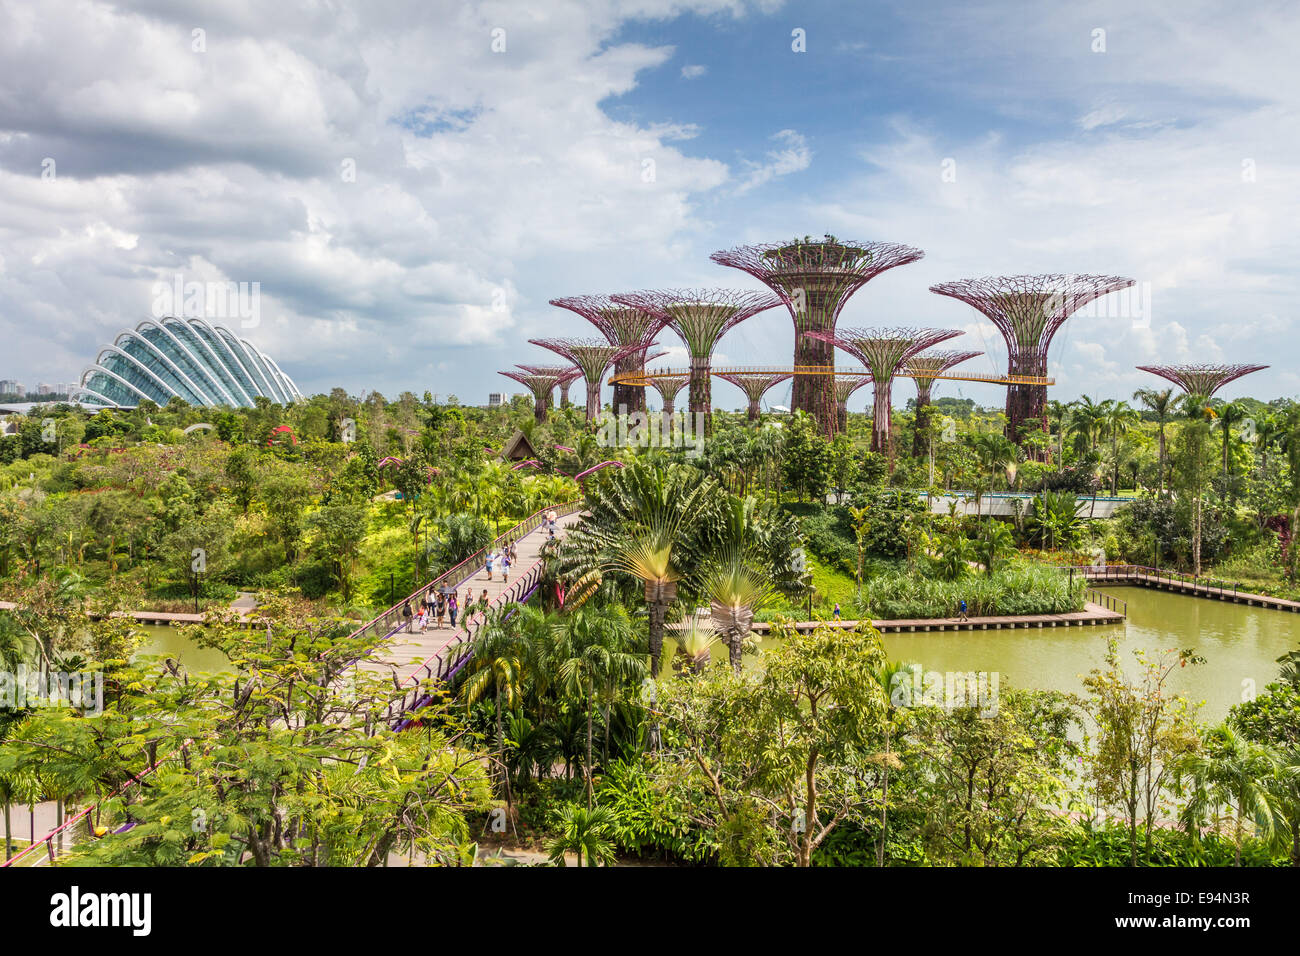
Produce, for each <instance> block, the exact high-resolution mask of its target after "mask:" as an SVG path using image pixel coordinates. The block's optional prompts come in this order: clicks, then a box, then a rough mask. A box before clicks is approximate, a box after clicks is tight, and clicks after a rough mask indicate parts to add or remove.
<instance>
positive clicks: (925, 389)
mask: <svg viewBox="0 0 1300 956" xmlns="http://www.w3.org/2000/svg"><path fill="white" fill-rule="evenodd" d="M983 354H984V353H983V352H962V351H959V350H957V349H934V350H932V351H929V352H921V353H920V354H918V355H913V356H912V357H911V358H910V359H908V360H907V361H906V362H904V363H903V369H902V374H903V375H906V376H907V377H908V378H910V379H911V380H912V381H914V382H916V417H915V421H914V426H913V428H912V457H913V458H920V457H921V455H922V454H923V453H924V451H925V449H924V448H923V447H922V440H921V436H922V434H923V433H924V432H925V429H926V426H927V425H928V424H929V423H930V389H932V388H933V387H934V380H935V379H936V378H938V377H939V376H940V375H942V374H943V373H944V372H946V371H948V369H950V368H952V367H953V366H954V365H960V364H961V363H962V362H965V361H966V360H967V359H973V358H974V357H975V356H977V355H983Z"/></svg>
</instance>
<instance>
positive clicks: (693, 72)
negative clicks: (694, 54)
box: [682, 63, 709, 80]
mask: <svg viewBox="0 0 1300 956" xmlns="http://www.w3.org/2000/svg"><path fill="white" fill-rule="evenodd" d="M708 72H709V68H708V67H707V66H701V65H700V64H698V63H694V64H691V65H690V66H684V67H682V79H684V80H698V79H699V78H700V77H702V76H703V75H704V74H705V73H708Z"/></svg>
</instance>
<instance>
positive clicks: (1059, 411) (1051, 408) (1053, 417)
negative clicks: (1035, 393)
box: [1047, 399, 1070, 468]
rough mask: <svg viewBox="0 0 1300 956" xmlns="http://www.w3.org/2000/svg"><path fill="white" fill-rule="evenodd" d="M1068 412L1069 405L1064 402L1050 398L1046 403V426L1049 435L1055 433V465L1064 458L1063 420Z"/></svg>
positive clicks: (1062, 462) (1064, 420)
mask: <svg viewBox="0 0 1300 956" xmlns="http://www.w3.org/2000/svg"><path fill="white" fill-rule="evenodd" d="M1069 413H1070V406H1069V405H1068V404H1067V403H1065V402H1058V401H1057V400H1056V399H1052V400H1051V401H1049V402H1048V403H1047V426H1048V429H1049V431H1048V435H1049V437H1050V436H1051V435H1052V434H1053V433H1055V435H1056V467H1057V468H1060V467H1061V465H1062V464H1064V461H1063V459H1064V458H1065V422H1066V418H1067V416H1068V415H1069Z"/></svg>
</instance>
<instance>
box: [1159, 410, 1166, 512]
mask: <svg viewBox="0 0 1300 956" xmlns="http://www.w3.org/2000/svg"><path fill="white" fill-rule="evenodd" d="M1158 468H1159V472H1160V475H1159V481H1160V497H1162V498H1163V497H1164V494H1165V423H1164V422H1161V423H1160V462H1159V466H1158Z"/></svg>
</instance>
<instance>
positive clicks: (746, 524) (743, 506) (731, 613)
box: [700, 496, 784, 673]
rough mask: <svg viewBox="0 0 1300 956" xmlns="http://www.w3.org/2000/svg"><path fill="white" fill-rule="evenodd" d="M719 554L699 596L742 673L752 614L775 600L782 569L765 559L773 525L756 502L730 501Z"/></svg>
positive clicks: (724, 514)
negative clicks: (765, 542)
mask: <svg viewBox="0 0 1300 956" xmlns="http://www.w3.org/2000/svg"><path fill="white" fill-rule="evenodd" d="M722 518H723V520H722V523H721V529H720V538H719V540H718V541H717V542H716V543H715V544H714V545H713V547H714V551H715V554H714V556H713V557H712V559H711V560H709V561H706V562H704V564H705V566H706V571H705V574H704V580H703V582H702V587H701V589H700V590H701V591H702V592H703V593H704V594H706V595H707V596H708V598H709V604H710V613H711V616H712V621H713V627H714V629H715V630H716V631H717V632H718V633H719V634H720V635H722V637H723V639H724V640H725V641H726V642H727V651H728V657H729V658H730V660H731V666H732V668H733V669H734V670H735V671H736V672H737V673H739V672H740V655H741V648H742V646H743V644H744V641H745V638H746V637H747V636H748V635H749V631H750V628H751V627H752V626H753V623H754V614H755V613H756V612H757V611H759V610H760V609H761V608H762V607H763V606H764V605H766V604H767V603H768V602H769V601H771V599H772V598H773V597H774V596H775V594H776V590H777V580H778V578H779V577H780V576H781V573H782V571H783V570H784V569H780V568H775V567H772V566H771V565H770V562H769V561H768V560H767V559H766V558H765V557H764V553H765V552H771V551H772V549H771V548H766V549H765V548H763V547H762V544H763V541H762V539H763V538H764V536H765V535H766V534H768V532H769V531H770V530H771V529H772V522H770V521H769V520H768V518H769V516H768V515H767V514H766V512H765V511H764V509H761V508H760V507H759V505H758V502H757V501H755V500H754V499H753V498H738V497H734V496H733V497H731V498H729V499H728V500H727V502H726V505H725V507H724V509H723V512H722Z"/></svg>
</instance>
